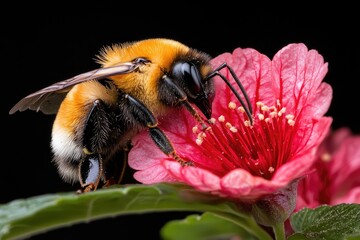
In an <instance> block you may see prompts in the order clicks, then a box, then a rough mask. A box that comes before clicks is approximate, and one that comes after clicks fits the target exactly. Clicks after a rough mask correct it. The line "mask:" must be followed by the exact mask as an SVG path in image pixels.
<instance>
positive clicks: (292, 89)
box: [272, 43, 331, 116]
mask: <svg viewBox="0 0 360 240" xmlns="http://www.w3.org/2000/svg"><path fill="white" fill-rule="evenodd" d="M272 63H273V74H274V76H273V77H274V80H275V81H274V87H275V91H276V93H275V94H276V97H277V99H279V100H281V102H282V106H284V107H286V109H287V110H288V112H291V113H293V114H294V115H295V116H297V115H298V113H299V111H300V110H302V109H303V107H304V106H305V105H307V104H311V102H312V101H313V100H314V99H316V98H315V92H316V91H318V90H317V89H318V87H319V85H320V83H321V81H322V80H323V78H324V76H325V74H326V73H327V63H324V60H323V57H322V56H321V55H320V54H318V53H317V51H315V50H310V51H308V49H307V47H306V46H305V45H304V44H301V43H300V44H289V45H288V46H286V47H284V48H283V49H281V50H280V51H279V52H278V53H277V54H276V55H275V56H274V58H273V61H272ZM325 100H327V101H330V100H331V96H327V98H325V99H324V100H323V101H325ZM327 105H328V104H327Z"/></svg>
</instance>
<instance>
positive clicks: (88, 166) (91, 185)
mask: <svg viewBox="0 0 360 240" xmlns="http://www.w3.org/2000/svg"><path fill="white" fill-rule="evenodd" d="M102 165H103V164H102V158H101V155H100V154H89V155H86V157H85V158H84V159H83V160H82V161H81V162H80V164H79V173H78V174H79V180H80V184H81V187H82V189H80V190H79V191H78V192H79V193H81V192H90V191H95V190H96V188H97V186H98V184H99V181H100V178H101V176H102V174H103V166H102Z"/></svg>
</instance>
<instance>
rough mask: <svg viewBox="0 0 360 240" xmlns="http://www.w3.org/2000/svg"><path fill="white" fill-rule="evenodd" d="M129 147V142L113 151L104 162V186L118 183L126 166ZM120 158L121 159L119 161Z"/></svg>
mask: <svg viewBox="0 0 360 240" xmlns="http://www.w3.org/2000/svg"><path fill="white" fill-rule="evenodd" d="M130 149H131V142H130V141H128V142H127V144H126V145H125V146H124V147H123V148H122V149H121V150H119V151H117V152H116V153H114V155H112V156H111V158H110V159H109V160H108V162H107V163H106V167H105V184H104V187H109V186H111V185H113V184H120V183H121V181H122V179H123V177H124V174H125V169H126V167H127V160H128V155H129V151H130ZM119 160H122V161H119Z"/></svg>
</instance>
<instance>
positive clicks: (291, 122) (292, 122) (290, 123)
mask: <svg viewBox="0 0 360 240" xmlns="http://www.w3.org/2000/svg"><path fill="white" fill-rule="evenodd" d="M287 123H288V124H289V125H290V126H292V127H293V126H294V125H295V121H294V120H292V119H289V120H288V121H287Z"/></svg>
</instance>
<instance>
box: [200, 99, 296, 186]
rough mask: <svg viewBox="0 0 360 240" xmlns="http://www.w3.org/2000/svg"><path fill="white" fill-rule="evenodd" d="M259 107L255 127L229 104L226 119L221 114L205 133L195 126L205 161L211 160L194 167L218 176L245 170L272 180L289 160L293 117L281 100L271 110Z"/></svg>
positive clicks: (240, 109)
mask: <svg viewBox="0 0 360 240" xmlns="http://www.w3.org/2000/svg"><path fill="white" fill-rule="evenodd" d="M256 105H257V108H256V110H255V113H254V116H255V117H254V121H253V125H251V124H250V121H249V120H247V119H248V118H247V115H246V114H245V111H244V108H243V107H236V104H235V103H233V102H230V103H229V105H228V111H227V112H226V113H224V114H226V116H227V117H226V118H225V116H224V115H221V116H219V117H218V118H217V120H216V119H215V118H212V119H210V121H209V123H210V124H211V126H210V127H208V128H207V129H205V130H199V128H198V127H196V126H195V127H194V128H193V132H194V133H195V134H196V137H197V138H196V143H197V145H199V147H200V148H202V152H203V153H204V154H205V155H206V156H207V157H206V158H204V159H208V160H204V161H202V160H201V162H195V164H196V165H197V166H201V167H202V168H206V169H208V170H210V171H211V172H213V173H215V174H217V175H219V176H223V175H225V174H226V173H228V172H229V171H231V170H233V169H236V168H242V169H245V170H247V171H248V172H250V173H251V174H252V175H256V176H261V177H263V178H266V179H271V177H272V176H273V174H274V172H275V171H276V169H278V168H279V167H280V166H281V165H282V164H284V163H285V162H286V161H287V159H289V157H290V154H291V146H292V139H293V134H294V132H295V120H294V115H292V114H287V115H285V112H286V109H285V108H283V107H281V104H280V101H277V104H276V106H271V107H268V106H266V105H265V104H263V103H262V102H258V103H257V104H256ZM232 121H235V122H232ZM209 159H210V160H211V161H210V160H209Z"/></svg>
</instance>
